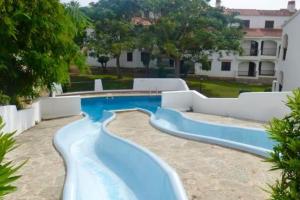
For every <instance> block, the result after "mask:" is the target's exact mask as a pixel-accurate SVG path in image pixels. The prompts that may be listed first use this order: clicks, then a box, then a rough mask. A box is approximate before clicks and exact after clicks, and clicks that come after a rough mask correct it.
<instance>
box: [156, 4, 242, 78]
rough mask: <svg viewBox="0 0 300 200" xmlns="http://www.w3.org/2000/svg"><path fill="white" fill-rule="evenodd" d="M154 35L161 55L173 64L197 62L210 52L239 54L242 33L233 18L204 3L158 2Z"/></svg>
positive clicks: (177, 67) (176, 67)
mask: <svg viewBox="0 0 300 200" xmlns="http://www.w3.org/2000/svg"><path fill="white" fill-rule="evenodd" d="M158 6H159V7H160V8H161V12H160V13H159V15H160V17H159V19H158V20H156V21H155V29H156V31H155V35H156V37H157V39H158V42H157V45H158V46H159V47H160V49H161V52H162V53H164V54H166V55H168V56H169V57H170V58H172V59H174V61H175V74H176V76H177V77H179V74H180V61H181V60H193V61H200V60H201V59H203V58H204V57H205V56H207V54H209V53H210V52H221V51H238V50H239V49H240V42H239V41H240V39H241V38H242V36H243V33H242V31H241V29H240V26H237V25H236V23H237V22H238V20H235V18H234V17H232V15H231V14H230V15H229V14H224V11H223V10H222V9H217V8H213V7H211V6H210V5H209V4H208V1H206V0H190V1H185V0H174V1H169V0H161V1H160V3H159V4H158Z"/></svg>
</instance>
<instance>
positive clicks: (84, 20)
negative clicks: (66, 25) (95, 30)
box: [65, 1, 92, 46]
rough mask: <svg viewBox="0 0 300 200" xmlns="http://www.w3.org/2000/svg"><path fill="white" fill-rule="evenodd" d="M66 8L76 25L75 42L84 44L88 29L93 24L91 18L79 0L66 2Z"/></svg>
mask: <svg viewBox="0 0 300 200" xmlns="http://www.w3.org/2000/svg"><path fill="white" fill-rule="evenodd" d="M65 10H66V12H67V14H68V15H69V16H70V17H71V19H72V21H73V23H74V25H75V42H76V43H77V44H78V45H80V46H82V45H83V42H84V38H85V37H86V29H87V28H88V27H89V26H92V23H91V20H90V19H89V18H88V17H87V16H86V15H85V13H84V12H83V10H82V9H81V7H80V4H79V2H78V1H71V2H69V3H66V4H65Z"/></svg>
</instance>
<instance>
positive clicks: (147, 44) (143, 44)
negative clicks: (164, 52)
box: [135, 25, 160, 77]
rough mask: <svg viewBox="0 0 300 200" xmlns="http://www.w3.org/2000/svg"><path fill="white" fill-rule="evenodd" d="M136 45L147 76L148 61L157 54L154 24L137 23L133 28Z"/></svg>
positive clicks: (148, 69) (148, 70)
mask: <svg viewBox="0 0 300 200" xmlns="http://www.w3.org/2000/svg"><path fill="white" fill-rule="evenodd" d="M135 32H136V35H137V37H136V46H137V48H138V49H139V50H140V51H141V61H142V63H143V65H144V66H145V68H146V75H147V77H149V73H150V62H151V60H154V59H156V58H157V57H158V56H159V53H160V52H159V49H158V46H157V39H156V36H155V34H154V25H149V26H143V25H138V26H136V28H135Z"/></svg>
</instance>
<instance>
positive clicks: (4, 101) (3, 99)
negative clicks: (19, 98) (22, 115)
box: [0, 91, 10, 106]
mask: <svg viewBox="0 0 300 200" xmlns="http://www.w3.org/2000/svg"><path fill="white" fill-rule="evenodd" d="M9 102H10V97H9V96H7V95H5V94H3V93H2V92H1V91H0V106H4V105H8V104H9Z"/></svg>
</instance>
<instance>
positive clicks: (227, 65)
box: [221, 61, 231, 71]
mask: <svg viewBox="0 0 300 200" xmlns="http://www.w3.org/2000/svg"><path fill="white" fill-rule="evenodd" d="M221 70H222V71H230V70H231V62H230V61H225V62H222V68H221Z"/></svg>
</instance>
